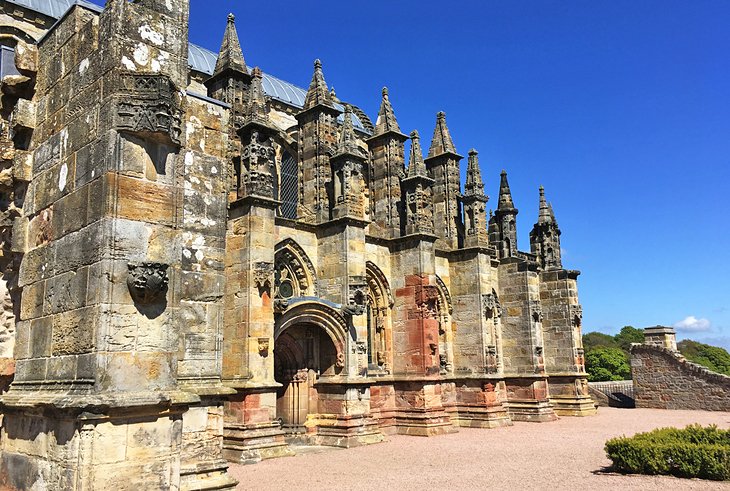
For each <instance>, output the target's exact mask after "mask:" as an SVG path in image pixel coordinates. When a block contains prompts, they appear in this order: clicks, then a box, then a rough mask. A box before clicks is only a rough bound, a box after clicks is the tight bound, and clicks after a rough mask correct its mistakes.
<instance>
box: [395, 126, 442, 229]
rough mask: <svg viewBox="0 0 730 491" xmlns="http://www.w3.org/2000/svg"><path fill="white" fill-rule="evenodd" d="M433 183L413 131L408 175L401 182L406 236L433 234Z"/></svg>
mask: <svg viewBox="0 0 730 491" xmlns="http://www.w3.org/2000/svg"><path fill="white" fill-rule="evenodd" d="M433 183H434V180H433V179H431V178H430V177H429V176H428V171H427V170H426V164H425V163H424V161H423V152H422V151H421V138H420V136H419V135H418V131H416V130H413V131H412V132H411V154H410V158H409V162H408V175H407V177H406V178H405V179H403V181H402V182H401V186H402V187H403V193H404V196H405V217H406V223H405V234H406V235H412V234H428V235H431V234H433V226H434V225H433V195H432V190H431V186H433Z"/></svg>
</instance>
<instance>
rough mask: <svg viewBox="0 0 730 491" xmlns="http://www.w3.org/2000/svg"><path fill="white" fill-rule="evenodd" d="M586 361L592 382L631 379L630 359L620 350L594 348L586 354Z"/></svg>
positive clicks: (589, 378)
mask: <svg viewBox="0 0 730 491" xmlns="http://www.w3.org/2000/svg"><path fill="white" fill-rule="evenodd" d="M585 359H586V372H588V380H590V381H591V382H604V381H609V380H628V379H630V378H631V366H630V365H629V357H628V356H627V355H626V353H624V352H623V351H621V349H620V348H604V347H598V348H593V349H592V350H591V351H589V352H588V353H586V358H585Z"/></svg>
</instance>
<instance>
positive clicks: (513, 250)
mask: <svg viewBox="0 0 730 491" xmlns="http://www.w3.org/2000/svg"><path fill="white" fill-rule="evenodd" d="M517 213H518V210H517V208H515V205H514V203H513V202H512V192H511V191H510V189H509V182H507V171H505V170H503V171H502V174H501V179H500V183H499V202H498V204H497V210H496V211H495V212H494V216H493V217H491V218H490V220H489V241H490V242H491V243H492V244H494V245H496V246H497V251H498V254H499V257H500V258H505V257H512V256H515V255H516V254H517V223H516V217H517Z"/></svg>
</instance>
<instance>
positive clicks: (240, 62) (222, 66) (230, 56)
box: [205, 14, 251, 116]
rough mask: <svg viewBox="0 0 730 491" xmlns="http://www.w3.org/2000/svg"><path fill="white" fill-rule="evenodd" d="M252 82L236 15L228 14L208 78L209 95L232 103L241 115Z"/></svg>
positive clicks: (234, 110) (237, 113) (233, 107)
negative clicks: (247, 90) (218, 49)
mask: <svg viewBox="0 0 730 491" xmlns="http://www.w3.org/2000/svg"><path fill="white" fill-rule="evenodd" d="M250 82H251V75H250V74H249V72H248V67H247V66H246V61H245V60H244V58H243V51H241V44H240V42H239V41H238V33H237V32H236V24H235V16H234V15H233V14H228V23H227V24H226V31H225V33H224V34H223V42H222V43H221V48H220V51H219V52H218V59H217V61H216V63H215V70H214V71H213V76H212V77H210V78H209V79H208V80H206V82H205V85H206V86H207V87H208V95H209V96H210V97H212V98H214V99H218V100H220V101H223V102H225V103H228V104H230V105H231V107H232V109H233V112H234V114H236V115H238V116H240V115H241V112H242V110H243V107H244V105H245V102H246V97H245V94H246V89H247V87H248V85H249V83H250Z"/></svg>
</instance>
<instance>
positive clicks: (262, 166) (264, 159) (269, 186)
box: [239, 130, 275, 199]
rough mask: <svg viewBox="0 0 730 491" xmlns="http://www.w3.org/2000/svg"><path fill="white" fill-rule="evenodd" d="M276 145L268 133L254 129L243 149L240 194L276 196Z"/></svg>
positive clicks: (271, 197) (265, 196)
mask: <svg viewBox="0 0 730 491" xmlns="http://www.w3.org/2000/svg"><path fill="white" fill-rule="evenodd" d="M274 155H275V154H274V147H273V145H272V142H271V138H269V137H268V136H267V135H266V134H264V133H263V132H261V131H258V130H254V131H252V132H251V134H250V136H249V140H248V142H247V143H245V144H244V146H243V149H242V150H241V182H240V183H239V196H241V197H243V196H260V197H263V198H269V199H273V198H274V176H273V175H272V169H273V168H274Z"/></svg>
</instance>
